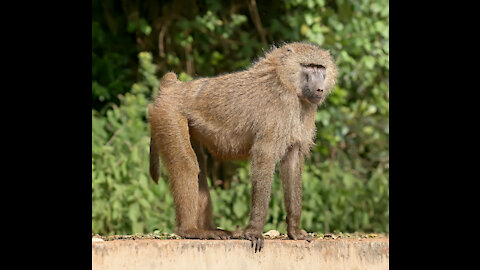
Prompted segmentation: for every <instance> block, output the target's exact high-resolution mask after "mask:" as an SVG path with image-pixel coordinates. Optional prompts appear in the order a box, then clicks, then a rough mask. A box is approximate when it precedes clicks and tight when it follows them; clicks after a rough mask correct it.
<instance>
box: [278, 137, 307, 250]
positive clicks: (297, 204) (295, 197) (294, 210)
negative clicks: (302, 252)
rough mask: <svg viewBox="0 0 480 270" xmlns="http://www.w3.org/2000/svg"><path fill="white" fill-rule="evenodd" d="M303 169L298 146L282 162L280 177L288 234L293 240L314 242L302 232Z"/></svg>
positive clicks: (289, 151) (290, 150) (291, 149)
mask: <svg viewBox="0 0 480 270" xmlns="http://www.w3.org/2000/svg"><path fill="white" fill-rule="evenodd" d="M302 167H303V155H302V154H301V152H300V149H299V147H298V146H293V147H291V148H290V149H289V150H288V152H287V154H286V155H285V157H284V158H283V159H282V160H281V161H280V177H281V178H282V183H283V192H284V197H285V208H286V210H287V233H288V237H289V238H290V239H293V240H307V241H312V239H313V238H312V237H311V236H309V235H304V234H302V233H301V232H300V215H301V213H302Z"/></svg>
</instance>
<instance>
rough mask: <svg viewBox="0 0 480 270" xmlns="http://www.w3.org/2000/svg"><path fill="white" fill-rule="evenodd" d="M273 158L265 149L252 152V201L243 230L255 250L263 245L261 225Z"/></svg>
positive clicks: (266, 208)
mask: <svg viewBox="0 0 480 270" xmlns="http://www.w3.org/2000/svg"><path fill="white" fill-rule="evenodd" d="M274 171H275V159H274V158H273V157H272V156H271V155H269V153H268V152H267V151H254V152H253V153H252V201H251V210H250V222H249V224H248V227H247V229H246V230H245V232H244V236H245V238H246V239H248V240H250V241H252V246H253V247H254V248H255V252H257V251H260V250H261V249H262V248H263V245H264V243H263V242H264V239H263V235H262V233H263V227H264V225H265V219H266V217H267V212H268V203H269V201H270V194H271V187H272V180H273V172H274Z"/></svg>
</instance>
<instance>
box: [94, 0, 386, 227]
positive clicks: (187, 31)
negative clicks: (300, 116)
mask: <svg viewBox="0 0 480 270" xmlns="http://www.w3.org/2000/svg"><path fill="white" fill-rule="evenodd" d="M234 2H235V1H232V2H231V3H230V5H229V6H227V5H226V2H225V1H215V0H210V1H205V2H202V1H200V2H195V3H196V4H195V5H194V6H192V7H191V8H188V9H182V8H178V7H177V6H175V3H170V2H168V3H166V4H164V6H161V5H159V4H158V1H145V3H144V5H140V6H137V7H132V6H125V7H120V6H118V3H117V2H114V1H108V0H107V1H101V2H99V1H93V8H94V16H93V20H92V48H93V50H92V62H93V64H92V78H93V80H92V99H93V108H92V231H93V232H95V233H100V234H132V233H145V232H152V231H154V230H155V229H159V230H161V231H169V232H171V231H173V228H174V208H173V200H172V196H171V193H170V191H169V186H168V177H167V175H166V172H165V170H164V168H163V167H162V170H163V171H162V174H161V179H160V180H159V183H158V185H155V184H154V183H153V181H151V180H150V179H149V175H148V152H149V134H150V132H149V127H148V124H147V121H146V117H147V104H148V103H149V98H150V97H151V96H152V95H154V94H155V90H156V89H157V86H158V78H159V77H160V76H162V75H163V74H165V73H166V72H168V71H171V70H173V71H175V72H177V74H179V79H180V80H182V81H187V80H191V79H192V78H194V77H197V76H211V75H216V74H219V73H223V72H231V71H236V70H239V69H243V68H246V67H248V65H249V64H250V63H251V61H254V60H255V59H256V58H257V57H258V56H261V55H262V54H263V53H261V52H262V49H265V48H267V46H268V44H264V43H263V42H262V41H261V40H262V38H261V34H260V32H259V31H258V29H257V27H256V25H255V22H254V20H253V19H252V15H251V13H250V11H249V8H248V6H242V4H239V5H233V4H232V3H234ZM257 4H258V10H259V14H260V16H261V27H262V28H263V29H264V31H265V38H266V39H267V40H268V42H270V43H274V44H277V45H280V44H281V43H282V42H283V41H297V40H299V41H308V42H313V43H316V44H319V45H320V46H322V47H323V48H326V49H329V50H330V52H331V54H332V55H333V56H334V58H335V59H336V62H337V65H338V69H339V77H338V83H337V85H336V87H335V89H334V91H333V92H332V94H331V95H330V97H329V98H328V99H327V101H326V103H325V104H324V105H322V106H320V108H319V111H318V113H317V115H316V124H317V139H316V145H315V147H314V148H313V149H312V154H311V157H310V158H309V159H308V160H306V162H305V165H304V174H303V212H302V219H301V226H302V228H304V229H306V230H307V231H317V232H330V231H334V230H336V231H347V232H353V231H364V232H370V231H375V232H388V230H389V228H388V226H389V223H388V219H389V203H388V200H389V190H388V184H389V144H388V138H389V118H388V115H389V89H388V88H389V86H388V85H389V18H388V16H389V6H388V1H386V0H375V1H374V0H361V1H353V0H336V1H324V0H283V1H277V2H268V1H267V2H264V1H258V3H257ZM245 5H246V4H245ZM143 6H145V7H148V9H146V8H145V9H142V7H143ZM149 10H162V13H161V14H162V15H161V16H160V15H158V14H157V15H155V13H154V12H153V11H152V12H150V11H149ZM180 10H181V12H180ZM167 11H168V12H167ZM187 11H188V12H187ZM123 12H125V13H123ZM132 14H134V15H132ZM151 14H154V15H155V16H153V15H151ZM152 16H153V17H152ZM157 17H160V18H157ZM158 22H162V23H158ZM132 63H133V65H132ZM154 63H155V64H154ZM239 164H241V166H239V167H238V169H237V170H236V171H235V174H234V176H233V178H232V179H233V180H232V184H231V187H230V188H229V189H224V188H222V187H221V186H216V187H215V188H213V189H212V191H211V195H212V201H213V212H214V219H215V223H216V224H217V225H218V226H220V227H222V228H224V229H236V226H240V227H243V226H245V225H246V224H247V223H248V214H249V211H250V191H251V184H250V180H249V179H250V169H251V168H250V164H249V162H241V163H239ZM285 216H286V214H285V207H284V203H283V190H282V185H281V180H280V179H279V178H278V174H276V175H275V179H274V181H273V186H272V198H271V201H270V208H269V212H268V217H267V223H266V225H265V230H266V231H267V230H270V229H277V230H279V231H280V232H285V231H286V223H285Z"/></svg>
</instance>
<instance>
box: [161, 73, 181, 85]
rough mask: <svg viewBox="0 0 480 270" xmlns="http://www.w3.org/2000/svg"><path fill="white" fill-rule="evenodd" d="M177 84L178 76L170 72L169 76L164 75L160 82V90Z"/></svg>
mask: <svg viewBox="0 0 480 270" xmlns="http://www.w3.org/2000/svg"><path fill="white" fill-rule="evenodd" d="M177 82H179V80H178V79H177V74H175V73H174V72H168V73H167V74H165V75H163V77H162V79H161V80H160V89H162V88H166V87H169V86H171V85H173V84H175V83H177Z"/></svg>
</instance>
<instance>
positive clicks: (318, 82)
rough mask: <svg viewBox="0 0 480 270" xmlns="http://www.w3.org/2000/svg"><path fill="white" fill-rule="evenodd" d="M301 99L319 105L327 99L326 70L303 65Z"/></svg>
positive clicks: (321, 67) (318, 66)
mask: <svg viewBox="0 0 480 270" xmlns="http://www.w3.org/2000/svg"><path fill="white" fill-rule="evenodd" d="M301 76H302V80H301V83H302V85H303V87H302V93H301V97H302V98H305V99H306V100H308V101H309V102H311V103H313V104H319V103H320V102H321V101H322V100H323V99H324V97H325V93H326V91H325V76H326V69H325V67H323V66H320V65H302V75H301Z"/></svg>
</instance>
